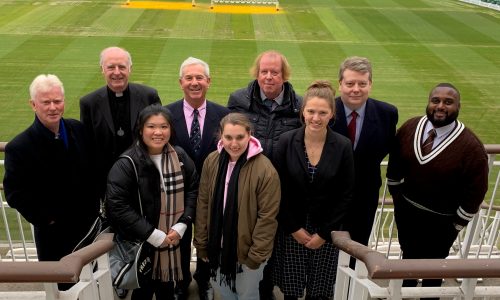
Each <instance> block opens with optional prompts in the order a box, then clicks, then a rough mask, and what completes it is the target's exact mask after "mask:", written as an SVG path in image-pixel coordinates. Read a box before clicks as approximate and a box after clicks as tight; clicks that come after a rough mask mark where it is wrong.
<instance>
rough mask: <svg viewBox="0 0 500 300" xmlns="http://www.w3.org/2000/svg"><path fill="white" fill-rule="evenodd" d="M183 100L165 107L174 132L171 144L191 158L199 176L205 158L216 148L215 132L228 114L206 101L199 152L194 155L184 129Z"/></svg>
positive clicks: (186, 130) (224, 108) (221, 108)
mask: <svg viewBox="0 0 500 300" xmlns="http://www.w3.org/2000/svg"><path fill="white" fill-rule="evenodd" d="M183 101H184V100H183V99H181V100H178V101H176V102H174V103H171V104H169V105H166V108H167V109H168V110H170V112H171V113H172V122H173V127H174V131H175V136H174V138H173V141H172V144H174V145H177V146H180V147H181V148H183V149H184V151H186V153H187V154H188V155H189V157H191V159H192V160H193V161H194V164H195V166H196V171H197V172H198V175H200V176H201V169H202V167H203V162H204V161H205V158H206V157H207V156H208V154H210V152H212V151H214V150H215V149H216V148H217V141H218V138H217V131H218V130H219V123H220V120H221V119H222V118H223V117H224V116H225V115H227V114H228V113H229V109H227V108H226V107H224V106H222V105H219V104H216V103H214V102H211V101H208V100H207V111H206V114H205V123H204V124H203V132H202V134H201V145H200V150H199V151H198V153H197V154H195V153H194V151H193V147H192V146H191V142H190V141H189V131H190V129H188V128H187V127H186V118H185V116H184V104H183Z"/></svg>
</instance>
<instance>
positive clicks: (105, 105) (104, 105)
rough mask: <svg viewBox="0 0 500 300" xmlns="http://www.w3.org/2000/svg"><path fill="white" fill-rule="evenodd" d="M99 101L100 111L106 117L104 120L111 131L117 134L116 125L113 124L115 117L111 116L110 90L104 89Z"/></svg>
mask: <svg viewBox="0 0 500 300" xmlns="http://www.w3.org/2000/svg"><path fill="white" fill-rule="evenodd" d="M99 97H101V99H99V100H98V101H97V107H98V110H99V111H101V112H102V115H103V116H104V120H106V123H107V124H108V127H109V129H110V130H111V132H113V134H114V133H115V125H114V124H113V116H112V115H111V108H110V107H109V99H108V88H107V87H104V88H103V90H102V93H100V95H99Z"/></svg>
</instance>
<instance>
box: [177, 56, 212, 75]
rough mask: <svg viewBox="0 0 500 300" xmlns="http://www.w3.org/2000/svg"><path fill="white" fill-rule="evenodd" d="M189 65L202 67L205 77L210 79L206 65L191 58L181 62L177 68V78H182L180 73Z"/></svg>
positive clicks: (199, 60) (197, 59)
mask: <svg viewBox="0 0 500 300" xmlns="http://www.w3.org/2000/svg"><path fill="white" fill-rule="evenodd" d="M191 65H200V66H202V67H203V68H204V69H205V76H207V77H208V78H210V68H209V67H208V64H207V63H206V62H204V61H203V60H201V59H199V58H196V57H192V56H190V57H188V58H186V60H185V61H183V62H182V64H181V67H180V68H179V78H182V72H183V70H184V68H185V67H187V66H191Z"/></svg>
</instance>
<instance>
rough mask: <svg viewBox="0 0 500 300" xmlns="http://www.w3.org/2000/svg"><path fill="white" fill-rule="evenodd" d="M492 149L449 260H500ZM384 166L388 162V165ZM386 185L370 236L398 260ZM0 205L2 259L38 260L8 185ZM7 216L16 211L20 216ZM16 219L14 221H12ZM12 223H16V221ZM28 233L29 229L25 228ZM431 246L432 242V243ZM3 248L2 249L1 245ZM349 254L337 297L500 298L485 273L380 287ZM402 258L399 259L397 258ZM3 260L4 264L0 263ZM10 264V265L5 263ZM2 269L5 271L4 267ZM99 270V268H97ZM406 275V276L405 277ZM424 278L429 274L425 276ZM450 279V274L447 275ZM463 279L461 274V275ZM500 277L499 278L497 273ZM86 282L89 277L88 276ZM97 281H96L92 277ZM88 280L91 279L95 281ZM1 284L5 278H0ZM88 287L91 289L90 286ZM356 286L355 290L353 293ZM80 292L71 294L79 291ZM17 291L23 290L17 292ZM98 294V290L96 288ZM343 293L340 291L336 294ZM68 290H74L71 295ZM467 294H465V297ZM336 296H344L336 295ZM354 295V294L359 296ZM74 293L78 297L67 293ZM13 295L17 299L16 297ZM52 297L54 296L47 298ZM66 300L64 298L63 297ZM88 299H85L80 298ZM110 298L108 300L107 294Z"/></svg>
mask: <svg viewBox="0 0 500 300" xmlns="http://www.w3.org/2000/svg"><path fill="white" fill-rule="evenodd" d="M2 146H4V145H2V143H0V150H2ZM486 146H487V149H488V146H491V147H489V150H488V152H489V158H490V175H489V176H490V182H493V184H490V187H489V190H490V192H489V193H488V195H490V196H488V199H485V201H486V202H488V203H489V204H488V205H485V206H483V207H482V209H481V210H480V212H479V213H478V214H477V215H476V217H475V218H474V220H473V221H472V222H471V223H470V224H469V226H467V229H466V230H463V232H462V234H461V235H460V236H459V238H458V239H457V241H456V242H455V244H454V247H453V248H452V250H451V252H450V258H455V259H448V260H447V261H457V259H460V258H467V259H468V261H469V260H471V258H476V261H483V260H484V259H495V260H496V261H498V258H499V257H500V253H499V247H498V246H499V225H500V209H499V208H498V207H495V206H493V203H494V200H495V199H498V196H497V195H498V187H499V185H500V183H499V181H500V161H495V158H496V156H495V154H500V145H486ZM2 165H3V161H1V160H0V168H2ZM383 165H385V164H383ZM386 191H387V188H386V186H384V189H383V194H382V199H383V201H381V203H380V205H379V208H378V210H377V213H376V217H375V221H374V226H373V229H372V234H371V236H370V241H369V246H370V248H366V247H365V248H366V249H371V251H373V250H375V251H376V252H375V251H373V253H379V255H382V256H383V257H384V258H387V259H389V260H392V261H395V260H398V258H400V254H401V251H400V249H399V244H398V240H397V229H396V226H395V222H394V218H393V216H394V214H393V208H392V203H391V201H390V199H386V198H387V197H386V195H387V192H386ZM0 200H1V201H0V209H1V214H2V218H3V223H4V226H5V230H4V231H5V234H6V238H5V239H4V238H3V237H2V235H1V234H2V233H1V232H0V244H1V243H3V244H2V245H0V246H1V247H0V251H1V252H0V254H3V255H2V261H4V262H6V261H7V262H9V263H10V262H12V263H15V262H17V261H33V260H36V251H35V250H34V249H35V248H34V243H33V229H32V227H28V228H31V229H30V230H27V231H26V230H25V228H26V226H29V224H28V223H27V222H26V221H24V219H23V218H22V217H21V216H20V215H19V214H18V213H17V212H16V211H15V210H13V209H11V208H9V207H8V205H7V203H6V202H5V198H4V195H3V188H1V186H0ZM8 215H11V216H12V215H14V216H15V218H12V217H10V219H9V216H8ZM12 219H14V220H15V221H14V222H12ZM12 223H13V224H12ZM13 230H18V231H19V232H20V234H19V237H18V239H15V240H13V239H12V237H11V232H12V231H13ZM25 231H26V232H25ZM430 246H431V245H430ZM2 247H3V248H2ZM349 257H350V255H349V254H348V252H345V251H340V257H339V268H338V275H337V283H336V297H335V299H337V300H342V299H347V298H346V297H347V295H350V296H349V299H355V300H358V299H369V297H375V298H390V299H403V298H412V297H426V296H427V297H432V295H440V296H443V297H444V296H450V297H463V298H456V299H472V298H470V297H469V296H467V295H474V296H475V297H479V296H480V297H484V299H487V298H489V297H493V295H494V296H496V297H500V286H499V285H498V283H497V285H496V286H477V280H478V278H480V277H487V274H483V276H478V277H474V278H465V277H463V281H462V284H461V286H454V287H441V288H401V283H402V279H401V278H396V279H391V280H390V281H389V286H380V285H379V283H378V281H373V280H371V279H370V278H369V277H370V274H369V273H368V271H367V267H366V266H365V264H364V263H362V262H361V261H360V260H358V262H359V263H357V264H356V270H352V269H350V268H349V266H348V265H349V263H348V262H349ZM100 259H101V260H102V261H103V263H99V265H100V266H104V265H105V264H106V265H107V255H106V256H105V257H103V258H100ZM398 261H400V260H398ZM1 263H2V262H0V264H1ZM2 266H5V265H2ZM0 273H1V271H0ZM94 273H95V272H94ZM92 276H94V277H95V276H97V275H95V274H93V273H92V272H91V271H89V270H85V269H84V270H82V275H81V276H80V281H81V278H88V277H92ZM403 278H404V277H403ZM422 278H425V277H422ZM448 278H449V277H448ZM457 278H458V277H457ZM498 278H500V276H498ZM86 280H87V279H86ZM91 281H92V280H91ZM91 281H86V282H91ZM0 282H2V281H1V280H0ZM104 283H106V284H107V279H106V280H104V281H103V282H102V284H104ZM82 285H83V286H92V285H93V283H86V284H83V283H80V282H79V283H78V284H77V285H75V287H76V286H78V289H80V286H82ZM45 288H46V291H45V292H40V293H44V294H47V295H48V294H57V293H58V291H56V289H57V285H54V284H53V283H51V284H48V285H45ZM86 288H88V287H86ZM109 289H111V283H110V284H109ZM349 290H351V292H348V291H349ZM80 292H81V291H79V292H75V291H74V292H72V293H73V294H72V295H74V293H80ZM16 293H18V292H16ZM92 293H94V292H92ZM337 293H338V294H337ZM66 294H69V293H66ZM464 295H465V296H464ZM337 296H338V297H339V298H337ZM354 296H355V297H354ZM68 297H73V296H68ZM0 299H5V298H2V293H0ZM12 299H14V298H12ZM47 299H51V298H49V296H47ZM59 299H63V298H59ZM64 299H76V298H64ZM80 299H84V298H80ZM86 299H99V298H86ZM102 299H106V298H102ZM110 299H111V298H110Z"/></svg>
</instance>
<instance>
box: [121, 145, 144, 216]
mask: <svg viewBox="0 0 500 300" xmlns="http://www.w3.org/2000/svg"><path fill="white" fill-rule="evenodd" d="M120 157H125V158H128V160H130V162H131V163H132V167H134V172H135V178H136V179H137V196H138V197H139V208H140V210H141V216H144V214H143V213H142V201H141V193H140V192H139V174H138V173H137V168H136V167H135V163H134V160H133V159H132V157H130V156H128V155H125V154H122V155H121V156H120Z"/></svg>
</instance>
